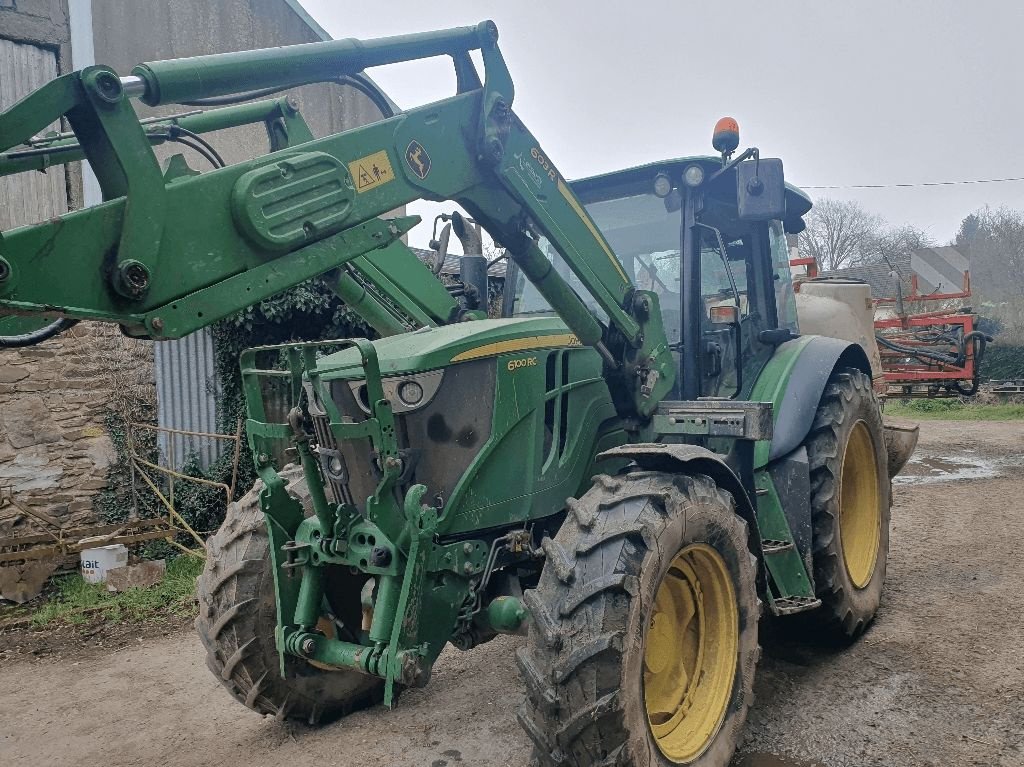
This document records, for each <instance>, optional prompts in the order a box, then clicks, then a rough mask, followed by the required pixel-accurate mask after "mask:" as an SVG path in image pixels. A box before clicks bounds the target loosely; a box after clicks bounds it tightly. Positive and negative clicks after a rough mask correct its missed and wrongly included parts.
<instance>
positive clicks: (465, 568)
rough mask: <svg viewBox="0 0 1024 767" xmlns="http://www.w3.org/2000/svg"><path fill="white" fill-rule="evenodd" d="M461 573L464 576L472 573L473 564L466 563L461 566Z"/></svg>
mask: <svg viewBox="0 0 1024 767" xmlns="http://www.w3.org/2000/svg"><path fill="white" fill-rule="evenodd" d="M462 572H464V573H465V574H466V575H469V574H470V573H471V572H473V563H472V562H466V564H464V565H463V566H462Z"/></svg>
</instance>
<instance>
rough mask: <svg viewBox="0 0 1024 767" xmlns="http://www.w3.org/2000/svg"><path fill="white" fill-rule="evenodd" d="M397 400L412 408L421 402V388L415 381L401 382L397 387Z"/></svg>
mask: <svg viewBox="0 0 1024 767" xmlns="http://www.w3.org/2000/svg"><path fill="white" fill-rule="evenodd" d="M398 398H399V399H400V400H402V402H404V403H405V404H406V405H409V406H410V407H414V406H416V405H418V404H420V402H421V401H422V400H423V387H422V386H420V385H419V384H418V383H416V382H415V381H402V383H400V384H399V385H398Z"/></svg>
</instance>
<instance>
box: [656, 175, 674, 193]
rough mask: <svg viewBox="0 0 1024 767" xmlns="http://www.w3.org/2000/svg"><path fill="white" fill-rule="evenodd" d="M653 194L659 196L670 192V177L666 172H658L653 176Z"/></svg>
mask: <svg viewBox="0 0 1024 767" xmlns="http://www.w3.org/2000/svg"><path fill="white" fill-rule="evenodd" d="M654 194H655V196H657V197H661V198H665V197H668V196H669V195H670V194H672V179H670V178H669V177H668V174H667V173H659V174H658V175H657V176H655V177H654Z"/></svg>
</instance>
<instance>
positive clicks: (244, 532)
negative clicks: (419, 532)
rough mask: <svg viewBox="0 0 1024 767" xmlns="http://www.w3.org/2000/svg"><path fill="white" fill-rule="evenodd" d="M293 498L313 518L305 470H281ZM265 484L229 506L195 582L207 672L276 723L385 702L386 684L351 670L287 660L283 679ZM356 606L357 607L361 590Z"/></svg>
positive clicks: (198, 627) (313, 718)
mask: <svg viewBox="0 0 1024 767" xmlns="http://www.w3.org/2000/svg"><path fill="white" fill-rule="evenodd" d="M281 477H282V479H284V480H285V481H286V482H287V483H288V492H289V493H290V494H291V495H292V497H294V498H295V499H297V500H298V501H299V502H300V503H301V504H302V505H303V507H304V508H305V509H306V513H307V515H308V514H310V513H311V502H310V498H309V491H308V489H307V487H306V483H305V480H304V478H303V476H302V470H301V468H299V467H297V466H294V465H293V466H288V467H286V468H285V469H284V470H283V471H281ZM263 487H264V485H263V482H262V481H261V480H258V481H257V482H256V484H255V486H253V488H252V490H250V491H249V492H248V493H246V495H245V496H243V497H242V498H241V499H240V500H239V501H236V502H235V503H232V504H230V505H229V507H228V512H227V517H226V518H225V520H224V524H223V525H222V526H221V528H220V530H218V531H217V533H216V534H215V535H214V536H213V537H211V538H210V539H209V541H208V542H207V557H206V567H205V569H204V570H203V574H202V575H201V576H200V577H199V580H198V583H197V589H196V590H197V593H198V597H199V617H198V618H196V630H197V631H198V633H199V638H200V639H201V640H202V642H203V645H204V646H205V647H206V665H207V666H208V667H209V668H210V671H212V672H213V673H214V675H215V676H216V677H217V678H218V679H219V680H220V682H221V684H223V685H224V686H225V687H226V688H227V689H228V692H230V693H231V695H232V696H234V698H235V699H236V700H238V701H239V702H240V703H243V704H245V705H246V706H248V707H249V708H251V709H252V710H253V711H256V712H258V713H260V714H270V715H273V716H275V717H276V718H278V719H286V718H287V719H299V720H303V721H306V722H308V723H309V724H317V723H318V722H320V721H323V720H332V719H337V718H339V717H341V716H344V715H345V714H348V713H350V712H351V711H354V710H356V709H359V708H363V707H365V706H367V705H371V704H373V703H375V702H377V701H379V700H380V699H381V698H382V697H383V685H384V683H383V681H382V680H380V679H378V678H376V677H371V676H365V675H363V674H359V673H357V672H354V671H329V670H324V669H320V668H316V667H314V666H312V665H310V664H308V663H306V662H304V661H302V660H301V659H298V658H288V659H287V661H286V663H287V668H288V670H289V677H288V678H287V679H285V678H282V677H281V673H280V670H279V669H280V659H279V656H278V653H277V647H276V645H275V642H274V629H275V628H276V626H277V607H276V605H275V601H274V573H273V569H272V566H271V562H270V539H269V537H268V535H267V530H266V525H265V523H264V518H263V512H262V511H261V510H260V503H259V495H260V493H261V492H262V490H263ZM351 599H354V600H355V601H356V605H357V608H358V600H359V593H358V590H357V591H356V593H355V594H354V595H351Z"/></svg>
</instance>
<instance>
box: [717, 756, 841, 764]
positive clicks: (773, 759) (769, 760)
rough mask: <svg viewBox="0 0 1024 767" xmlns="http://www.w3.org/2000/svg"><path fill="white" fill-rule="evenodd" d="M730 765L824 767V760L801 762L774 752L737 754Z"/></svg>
mask: <svg viewBox="0 0 1024 767" xmlns="http://www.w3.org/2000/svg"><path fill="white" fill-rule="evenodd" d="M732 767H826V765H825V763H824V762H801V761H797V760H794V759H789V758H786V757H782V756H776V755H775V754H739V755H738V756H737V757H736V758H735V759H734V760H733V761H732Z"/></svg>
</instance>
